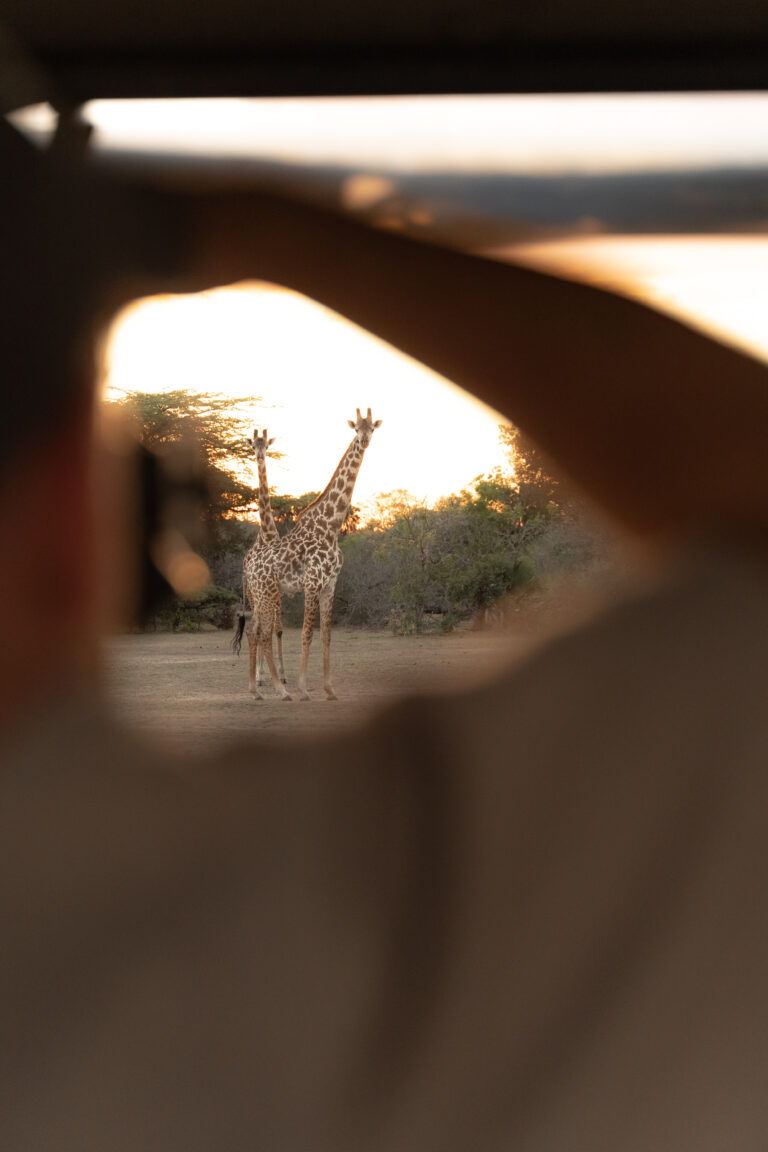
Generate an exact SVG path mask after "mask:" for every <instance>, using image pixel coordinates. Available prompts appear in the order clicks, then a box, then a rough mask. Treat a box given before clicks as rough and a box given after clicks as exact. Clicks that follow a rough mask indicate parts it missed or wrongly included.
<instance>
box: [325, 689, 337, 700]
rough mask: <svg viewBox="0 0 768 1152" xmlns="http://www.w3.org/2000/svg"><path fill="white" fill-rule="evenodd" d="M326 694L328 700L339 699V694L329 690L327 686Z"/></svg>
mask: <svg viewBox="0 0 768 1152" xmlns="http://www.w3.org/2000/svg"><path fill="white" fill-rule="evenodd" d="M325 694H326V699H327V700H338V696H337V695H336V693H335V692H329V691H328V689H327V688H326V690H325Z"/></svg>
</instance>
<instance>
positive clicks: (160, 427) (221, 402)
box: [111, 388, 279, 528]
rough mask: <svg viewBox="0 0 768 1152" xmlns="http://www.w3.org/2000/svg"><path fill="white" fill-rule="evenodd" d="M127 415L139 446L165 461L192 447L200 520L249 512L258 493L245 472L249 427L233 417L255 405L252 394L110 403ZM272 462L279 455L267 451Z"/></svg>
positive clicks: (141, 396) (133, 397)
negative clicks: (197, 464) (199, 480)
mask: <svg viewBox="0 0 768 1152" xmlns="http://www.w3.org/2000/svg"><path fill="white" fill-rule="evenodd" d="M111 403H112V404H113V405H114V407H115V408H116V409H118V410H119V411H122V412H124V413H125V414H126V415H128V416H130V417H131V418H132V419H133V421H134V423H135V425H136V429H137V435H138V438H139V441H140V443H141V444H142V445H143V447H145V448H146V449H148V450H149V451H150V452H153V453H155V454H157V455H158V456H160V458H161V459H162V458H166V459H169V460H171V459H172V456H173V452H174V450H175V449H178V448H179V446H181V445H185V444H186V445H194V446H195V450H196V451H197V452H198V453H199V456H200V461H201V471H202V476H203V479H204V493H205V494H204V497H203V517H204V519H205V520H206V522H207V523H208V524H209V526H210V527H212V528H213V527H214V526H215V525H216V523H217V521H220V520H223V519H226V518H228V517H232V516H236V515H238V514H240V515H243V514H245V513H247V512H250V511H251V509H252V508H253V505H254V502H255V500H256V498H257V493H258V489H257V488H256V487H254V485H253V484H251V483H249V480H248V478H247V473H246V468H247V467H248V466H249V465H250V464H251V462H252V460H253V451H252V449H251V447H250V445H249V444H248V439H247V438H248V436H249V435H250V433H251V432H252V430H253V428H252V424H251V422H250V421H249V420H247V419H246V418H245V417H242V416H239V415H237V414H236V411H237V409H238V407H240V406H241V405H244V404H249V405H258V404H260V403H261V400H260V397H258V396H240V397H235V398H233V397H231V396H224V395H222V394H221V393H215V392H191V391H190V390H189V389H187V388H175V389H172V390H171V391H169V392H157V393H155V392H126V393H125V395H124V396H123V397H121V398H120V399H119V400H114V401H112V402H111ZM270 455H271V456H273V457H275V458H277V457H278V456H279V453H270Z"/></svg>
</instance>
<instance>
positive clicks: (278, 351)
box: [106, 285, 504, 504]
mask: <svg viewBox="0 0 768 1152" xmlns="http://www.w3.org/2000/svg"><path fill="white" fill-rule="evenodd" d="M106 383H107V386H108V393H107V394H108V395H109V394H110V390H111V389H117V390H119V389H125V390H128V391H133V390H136V391H143V392H161V391H164V390H166V389H169V388H189V389H192V390H195V391H205V392H223V393H228V394H230V395H232V396H247V395H258V396H261V397H263V401H264V402H263V405H262V406H258V407H257V406H248V407H247V408H245V409H244V410H243V414H244V415H246V416H247V417H248V418H249V419H250V421H251V423H252V425H253V426H254V427H255V426H256V425H258V426H259V427H260V428H261V427H263V426H266V427H267V428H268V429H269V433H270V435H271V436H275V437H276V443H275V445H274V448H275V450H277V451H280V452H282V453H284V457H285V458H284V459H283V460H280V461H270V463H269V481H270V485H271V486H272V487H274V488H276V489H277V490H278V491H279V492H283V493H291V494H293V495H301V494H302V493H304V492H308V491H318V490H321V489H322V488H324V487H325V485H326V483H327V482H328V480H330V478H331V475H332V473H333V470H334V468H335V467H336V465H337V463H338V462H339V459H340V458H341V455H342V453H343V452H344V450H345V448H346V447H347V445H348V443H349V441H350V439H351V435H352V434H351V431H350V429H349V427H348V425H347V420H348V419H354V416H355V409H356V408H362V409H363V410H365V409H366V408H368V407H371V408H372V409H373V416H374V418H375V419H380V420H382V421H383V424H382V427H381V428H380V429H379V431H377V433H376V435H375V437H374V439H373V443H372V445H371V447H370V448H369V449H368V451H367V453H366V456H365V459H364V461H363V466H362V468H361V471H360V474H359V477H358V481H357V485H356V488H355V498H354V499H355V503H356V504H365V503H366V502H367V501H369V500H371V499H372V498H373V497H374V496H375V495H377V494H378V493H381V492H390V491H392V490H394V489H401V488H405V489H407V490H408V491H409V492H411V493H412V494H413V495H414V496H416V497H418V498H420V499H426V500H428V501H434V500H435V499H437V498H438V497H440V496H442V495H446V494H447V493H450V492H454V491H457V490H459V489H460V488H462V487H463V486H465V485H467V484H469V483H470V482H471V481H472V480H473V479H474V478H475V477H476V476H478V475H480V474H482V473H483V472H487V471H489V470H490V469H491V468H493V467H494V466H495V465H496V464H497V463H501V462H502V461H503V458H504V457H503V453H502V451H501V449H500V447H499V444H498V424H499V422H500V421H501V419H502V418H501V417H500V416H499V415H498V414H497V413H495V412H493V411H492V410H491V409H489V408H487V407H485V405H481V404H479V403H478V402H477V401H475V400H474V399H473V398H471V397H469V396H467V395H466V393H464V392H462V391H461V390H460V389H458V388H456V387H455V386H454V385H452V384H449V383H448V382H447V381H445V380H443V379H442V377H440V376H437V375H436V374H435V373H433V372H430V371H428V370H427V369H426V368H424V367H423V366H422V365H420V364H418V363H417V362H416V361H414V360H411V359H410V358H408V357H407V356H404V355H402V354H401V353H399V352H397V351H396V350H395V349H393V348H391V347H390V346H389V345H386V344H384V343H383V342H381V341H380V340H376V339H374V338H373V337H371V336H369V335H368V334H367V333H366V332H364V331H362V330H361V329H359V328H357V327H355V326H354V325H352V324H349V323H348V322H347V321H345V320H343V319H342V318H341V317H339V316H337V315H335V314H334V313H332V312H330V311H328V309H326V308H323V307H321V306H320V305H318V304H315V303H314V302H313V301H310V300H307V299H305V298H304V297H301V296H298V295H296V294H294V293H292V292H285V291H282V290H278V289H273V288H270V287H267V286H265V285H253V286H250V287H238V288H228V289H226V288H225V289H218V290H216V291H213V292H206V293H202V294H200V295H196V296H186V297H184V296H179V297H166V298H164V299H158V300H148V301H143V302H139V303H137V304H135V305H133V306H132V307H131V308H130V309H129V310H128V311H127V312H126V313H125V314H124V316H123V317H122V318H121V319H120V320H119V321H118V324H117V326H116V328H115V330H114V333H113V336H112V339H111V342H110V346H109V352H108V375H107V380H106ZM118 394H119V393H118Z"/></svg>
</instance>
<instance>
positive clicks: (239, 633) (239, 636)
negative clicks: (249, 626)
mask: <svg viewBox="0 0 768 1152" xmlns="http://www.w3.org/2000/svg"><path fill="white" fill-rule="evenodd" d="M243 632H245V612H241V613H240V615H239V616H238V618H237V628H236V630H235V634H234V636H233V637H232V651H233V652H234V653H235V655H236V656H239V655H240V648H241V645H242V643H243Z"/></svg>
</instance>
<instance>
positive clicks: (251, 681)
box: [246, 613, 262, 700]
mask: <svg viewBox="0 0 768 1152" xmlns="http://www.w3.org/2000/svg"><path fill="white" fill-rule="evenodd" d="M254 620H255V613H254V614H253V615H252V616H251V619H250V620H249V622H248V625H247V627H246V635H247V636H248V691H249V692H250V693H251V695H252V696H255V697H256V699H257V700H261V698H262V696H261V692H260V691H259V688H260V687H261V676H259V678H258V682H257V680H256V662H257V660H258V657H259V641H258V638H257V635H256V626H255V623H254Z"/></svg>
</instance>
